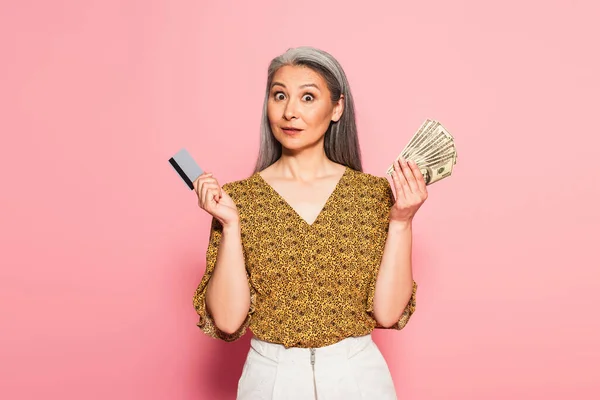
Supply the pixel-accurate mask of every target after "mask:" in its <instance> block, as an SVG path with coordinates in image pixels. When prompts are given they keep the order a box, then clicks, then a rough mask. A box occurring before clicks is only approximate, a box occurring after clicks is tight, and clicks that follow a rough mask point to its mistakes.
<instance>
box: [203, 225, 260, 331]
mask: <svg viewBox="0 0 600 400" xmlns="http://www.w3.org/2000/svg"><path fill="white" fill-rule="evenodd" d="M206 308H207V310H208V312H209V313H210V314H211V316H212V317H213V319H214V321H215V325H217V327H218V328H219V329H220V330H222V331H223V332H225V333H228V334H232V333H234V332H235V331H237V330H238V328H239V327H240V326H241V325H242V323H243V322H244V320H245V319H246V317H247V315H248V310H249V308H250V287H249V284H248V277H247V275H246V265H245V261H244V254H243V251H242V238H241V229H240V224H239V222H236V223H232V224H229V225H225V226H223V228H222V234H221V240H220V242H219V250H218V253H217V261H216V264H215V268H214V271H213V273H212V276H211V278H210V280H209V282H208V285H207V289H206Z"/></svg>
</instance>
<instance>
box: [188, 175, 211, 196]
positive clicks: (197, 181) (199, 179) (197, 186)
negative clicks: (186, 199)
mask: <svg viewBox="0 0 600 400" xmlns="http://www.w3.org/2000/svg"><path fill="white" fill-rule="evenodd" d="M207 177H212V173H210V172H203V173H202V174H201V175H200V176H199V177H197V178H196V179H195V180H194V182H192V185H193V186H194V191H195V192H196V194H197V195H198V196H200V185H201V184H202V182H204V181H205V180H206V178H207Z"/></svg>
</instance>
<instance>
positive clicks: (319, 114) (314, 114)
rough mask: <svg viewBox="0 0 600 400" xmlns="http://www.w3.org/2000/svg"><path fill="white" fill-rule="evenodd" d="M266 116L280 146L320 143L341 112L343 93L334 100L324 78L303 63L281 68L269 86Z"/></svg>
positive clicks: (288, 146) (302, 145)
mask: <svg viewBox="0 0 600 400" xmlns="http://www.w3.org/2000/svg"><path fill="white" fill-rule="evenodd" d="M269 89H270V91H269V101H268V102H267V115H268V117H269V123H270V125H271V131H272V132H273V135H274V136H275V138H276V139H277V141H279V143H281V145H282V146H283V147H285V148H286V149H290V150H299V149H302V148H305V147H310V146H311V145H315V144H318V143H322V140H323V137H324V135H325V132H326V131H327V128H328V127H329V124H330V123H331V121H338V120H339V119H340V117H341V115H342V111H343V96H342V98H341V99H340V100H339V101H338V102H336V103H333V102H332V101H331V93H330V91H329V89H328V87H327V84H326V82H325V80H324V79H323V77H321V75H320V74H318V73H317V72H315V71H314V70H312V69H310V68H308V67H303V66H289V65H288V66H284V67H281V68H280V69H279V70H278V71H277V72H276V73H275V75H274V76H273V83H272V84H271V87H270V88H269Z"/></svg>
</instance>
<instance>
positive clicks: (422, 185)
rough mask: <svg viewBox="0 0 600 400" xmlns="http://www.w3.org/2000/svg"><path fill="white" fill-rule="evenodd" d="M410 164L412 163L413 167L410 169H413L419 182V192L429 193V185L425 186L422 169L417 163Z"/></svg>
mask: <svg viewBox="0 0 600 400" xmlns="http://www.w3.org/2000/svg"><path fill="white" fill-rule="evenodd" d="M410 163H412V165H411V166H410V167H411V168H412V171H413V175H414V176H415V178H416V180H417V186H418V188H419V192H421V193H427V185H426V184H425V177H423V174H422V173H421V168H419V166H418V165H417V163H416V162H414V161H410Z"/></svg>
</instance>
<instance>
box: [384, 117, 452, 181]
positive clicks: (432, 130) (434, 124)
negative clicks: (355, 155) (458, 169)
mask: <svg viewBox="0 0 600 400" xmlns="http://www.w3.org/2000/svg"><path fill="white" fill-rule="evenodd" d="M399 158H404V159H405V160H412V161H414V162H415V164H417V167H418V168H419V170H420V171H421V174H423V177H424V178H425V183H426V184H427V185H431V184H432V183H435V182H437V181H439V180H441V179H444V178H446V177H448V176H450V175H451V174H452V170H453V168H454V165H455V164H456V160H457V159H458V156H457V153H456V146H455V144H454V137H453V136H452V135H451V134H450V132H448V130H447V129H446V128H444V127H443V126H442V124H440V123H439V122H438V121H435V120H431V119H427V120H425V122H423V123H422V124H421V126H420V127H419V129H418V130H417V132H416V133H415V134H414V135H413V137H412V138H411V139H410V140H409V141H408V144H407V145H406V146H405V147H404V149H403V150H402V151H401V152H400V154H399V155H398V157H396V160H398V159H399ZM393 170H394V166H393V164H392V165H390V167H389V168H388V170H387V172H386V173H387V174H388V175H391V174H392V171H393Z"/></svg>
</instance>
